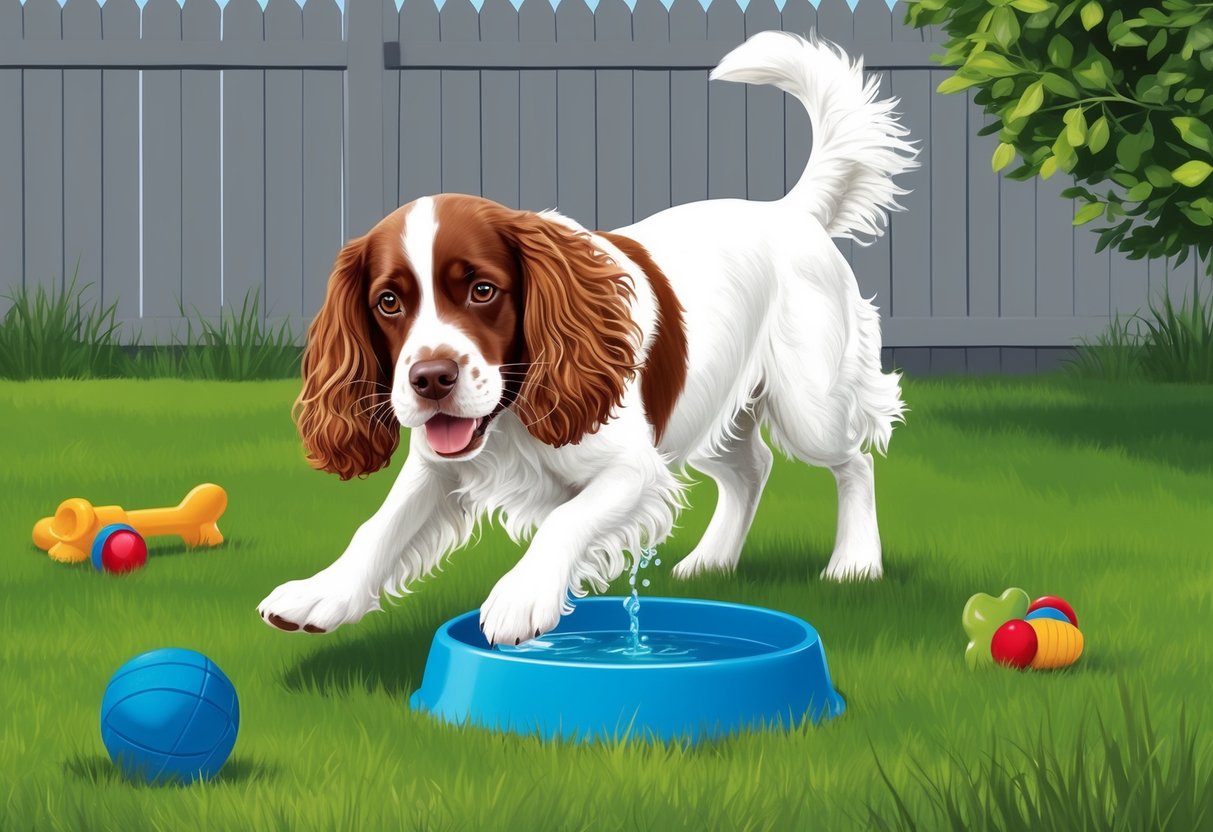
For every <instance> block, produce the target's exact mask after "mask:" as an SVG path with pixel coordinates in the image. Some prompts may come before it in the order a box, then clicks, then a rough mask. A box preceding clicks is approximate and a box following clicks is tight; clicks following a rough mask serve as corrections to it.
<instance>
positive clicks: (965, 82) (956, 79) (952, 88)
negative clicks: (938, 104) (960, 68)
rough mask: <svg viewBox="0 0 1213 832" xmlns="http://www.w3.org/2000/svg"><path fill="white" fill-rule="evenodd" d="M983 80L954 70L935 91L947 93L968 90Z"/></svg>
mask: <svg viewBox="0 0 1213 832" xmlns="http://www.w3.org/2000/svg"><path fill="white" fill-rule="evenodd" d="M980 83H981V81H980V80H978V79H974V78H967V77H965V76H964V75H961V74H960V73H959V72H953V73H952V74H951V75H949V76H948V77H947V78H944V79H943V80H942V81H940V82H939V86H938V87H936V88H935V92H938V93H943V94H944V95H947V94H949V93H954V92H961V91H963V90H967V89H968V88H969V87H971V86H973V85H974V84H980Z"/></svg>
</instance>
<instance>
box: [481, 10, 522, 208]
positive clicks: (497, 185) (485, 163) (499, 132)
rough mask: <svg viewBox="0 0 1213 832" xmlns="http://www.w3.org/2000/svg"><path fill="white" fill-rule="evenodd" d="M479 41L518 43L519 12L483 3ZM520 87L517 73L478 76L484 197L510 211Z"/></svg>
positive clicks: (487, 72)
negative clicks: (482, 139) (480, 101)
mask: <svg viewBox="0 0 1213 832" xmlns="http://www.w3.org/2000/svg"><path fill="white" fill-rule="evenodd" d="M480 39H481V40H482V41H485V42H489V43H514V44H516V43H518V12H517V11H515V10H514V6H513V4H512V3H511V2H510V0H485V3H484V5H483V6H482V7H481V9H480ZM519 84H520V81H519V72H518V71H516V70H511V69H505V70H501V69H486V70H483V71H482V72H481V73H480V88H481V96H482V106H481V110H482V112H481V118H482V119H484V131H483V134H484V141H483V144H482V146H481V148H480V164H481V168H482V170H483V178H484V195H485V196H486V197H488V198H489V199H492V200H495V201H497V202H500V203H502V204H503V205H509V206H511V207H513V208H517V207H518V204H519V202H518V200H519V194H518V185H519V181H518V167H519V165H518V148H519V144H518V135H519V123H518V121H519V99H518V93H519Z"/></svg>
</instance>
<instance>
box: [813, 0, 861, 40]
mask: <svg viewBox="0 0 1213 832" xmlns="http://www.w3.org/2000/svg"><path fill="white" fill-rule="evenodd" d="M817 34H819V35H821V36H822V37H823V38H826V39H828V40H832V41H834V42H835V43H837V44H838V45H839V46H841V47H843V48H844V49H846V50H848V51H850V50H851V48H852V45H853V44H854V42H855V16H854V15H853V14H851V8H850V6H848V5H847V3H846V0H821V2H819V3H818V4H817Z"/></svg>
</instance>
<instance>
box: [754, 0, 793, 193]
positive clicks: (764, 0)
mask: <svg viewBox="0 0 1213 832" xmlns="http://www.w3.org/2000/svg"><path fill="white" fill-rule="evenodd" d="M780 26H781V21H780V18H779V9H777V8H776V7H775V0H750V3H749V5H748V6H746V10H745V36H746V37H747V38H750V37H753V36H754V35H756V34H758V33H759V32H765V31H767V30H770V29H779V28H780ZM745 95H746V100H745V109H746V124H745V136H746V152H745V158H746V198H747V199H757V200H770V199H779V197H781V196H783V195H784V193H785V192H784V189H783V182H784V175H783V160H784V147H783V141H784V139H783V131H784V124H783V119H784V115H783V99H784V94H783V93H782V92H780V91H779V90H777V89H775V88H774V87H768V86H761V87H755V86H749V87H747V88H746V91H745Z"/></svg>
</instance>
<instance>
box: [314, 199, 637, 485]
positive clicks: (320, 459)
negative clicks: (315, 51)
mask: <svg viewBox="0 0 1213 832" xmlns="http://www.w3.org/2000/svg"><path fill="white" fill-rule="evenodd" d="M631 293H632V287H631V284H630V280H629V279H628V277H627V276H626V275H625V274H624V273H623V272H622V270H621V269H620V268H619V267H618V266H617V265H616V264H615V263H614V262H613V261H612V260H611V259H610V258H609V257H608V256H607V255H606V254H604V253H603V252H602V251H599V250H597V249H596V248H595V247H594V246H593V245H592V243H591V240H590V236H589V235H588V234H587V233H585V232H584V231H581V232H579V231H576V230H574V229H572V228H570V227H569V226H568V225H565V224H564V223H562V222H561V221H560V220H559V219H555V218H552V217H550V216H546V215H543V214H535V213H531V212H528V211H516V210H513V209H510V208H506V207H505V206H502V205H499V204H497V203H494V202H491V201H489V200H486V199H480V198H478V197H471V196H463V195H443V196H437V197H426V198H423V199H419V200H417V201H415V202H412V203H409V204H408V205H405V206H403V207H401V208H399V209H398V210H396V211H395V212H393V213H392V214H390V215H388V216H387V217H386V218H385V219H384V220H383V221H381V222H380V223H379V224H378V225H376V226H375V228H373V229H372V230H371V231H370V232H369V233H367V234H366V235H365V236H363V237H360V238H358V239H356V240H353V241H351V242H350V243H349V244H348V245H346V247H345V248H343V249H342V250H341V253H340V254H339V255H338V256H337V262H336V264H335V266H334V268H333V273H332V276H331V277H330V278H329V284H328V292H327V295H326V297H325V300H324V305H323V307H322V308H321V310H320V312H319V314H318V315H317V316H316V319H315V320H314V321H313V323H312V325H311V328H310V329H309V331H308V340H307V348H306V349H305V351H304V355H303V390H302V391H301V392H300V394H299V398H298V400H297V402H296V408H295V417H296V422H297V423H298V426H299V432H300V434H301V435H302V437H303V444H304V446H305V447H306V449H307V451H308V458H309V460H310V461H311V463H312V464H313V465H314V466H315V467H317V468H321V469H323V470H326V471H331V472H333V473H336V474H338V475H340V476H341V478H342V479H349V478H350V477H354V476H360V475H363V474H368V473H371V472H373V471H377V470H379V469H380V468H382V467H384V466H385V465H387V464H388V462H389V460H390V459H391V455H392V453H393V451H394V450H395V448H396V445H397V443H398V441H399V435H400V426H401V425H403V426H404V427H408V428H414V429H421V430H424V431H425V436H426V439H427V440H428V446H429V449H430V450H431V451H432V452H433V454H434V455H435V456H436V457H439V458H446V459H470V458H471V457H472V456H474V455H475V454H477V453H479V451H480V449H481V448H482V447H483V446H484V444H485V442H486V438H487V436H488V435H489V434H490V433H491V425H492V422H493V420H494V419H495V418H496V416H497V415H498V414H500V413H501V412H502V411H503V410H505V409H507V408H509V409H512V410H513V411H514V412H515V414H516V415H517V416H518V418H519V419H520V420H521V422H522V424H523V425H525V426H526V428H527V430H528V431H529V432H530V433H531V435H533V436H534V437H535V438H536V439H538V440H539V441H541V442H544V443H546V444H549V445H553V446H560V445H566V444H570V443H576V442H578V441H580V440H581V438H582V437H583V436H585V435H586V434H589V433H593V432H595V431H596V430H598V428H599V427H600V426H601V425H602V423H603V422H605V421H606V420H607V419H608V418H609V417H610V413H611V409H612V408H613V407H615V406H617V405H619V404H620V402H621V400H622V397H623V393H624V385H625V384H626V382H627V380H628V378H629V377H630V376H631V374H632V373H633V372H634V371H635V356H636V349H637V347H638V344H639V340H640V336H639V330H638V329H637V327H636V325H635V324H634V323H633V322H632V319H631V316H630V314H629V299H630V297H631Z"/></svg>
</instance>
